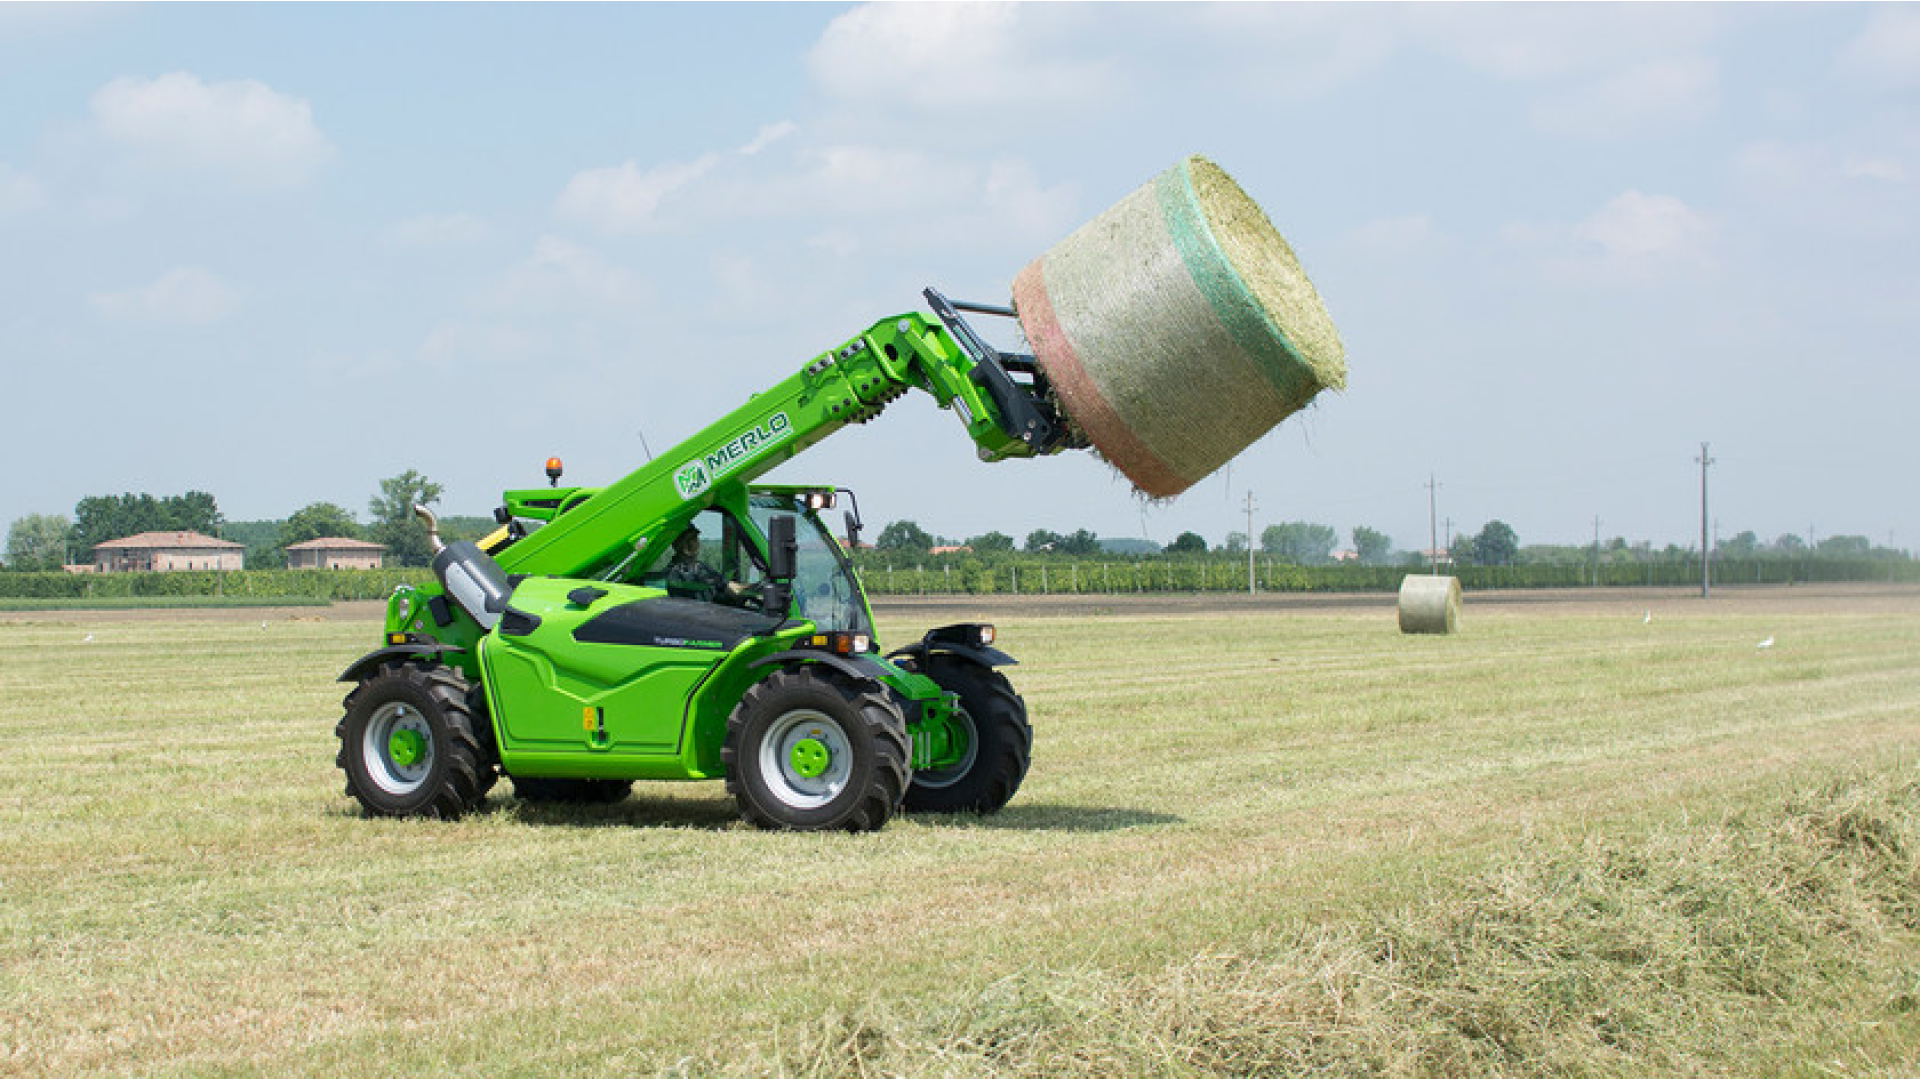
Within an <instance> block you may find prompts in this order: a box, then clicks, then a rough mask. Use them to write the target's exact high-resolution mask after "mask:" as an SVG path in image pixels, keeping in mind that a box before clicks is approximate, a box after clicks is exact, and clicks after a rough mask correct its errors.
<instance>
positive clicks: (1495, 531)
mask: <svg viewBox="0 0 1920 1080" xmlns="http://www.w3.org/2000/svg"><path fill="white" fill-rule="evenodd" d="M1518 554H1520V537H1519V536H1517V535H1515V533H1514V531H1513V526H1511V525H1508V524H1507V523H1506V522H1504V521H1500V520H1497V519H1496V520H1494V521H1489V522H1487V523H1486V524H1485V525H1483V526H1481V528H1480V535H1478V536H1475V537H1474V538H1473V561H1474V562H1476V563H1478V564H1479V565H1481V566H1511V565H1513V558H1514V556H1516V555H1518Z"/></svg>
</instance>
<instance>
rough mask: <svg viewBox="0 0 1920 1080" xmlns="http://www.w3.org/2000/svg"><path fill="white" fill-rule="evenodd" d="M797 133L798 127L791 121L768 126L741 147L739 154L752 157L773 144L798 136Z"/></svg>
mask: <svg viewBox="0 0 1920 1080" xmlns="http://www.w3.org/2000/svg"><path fill="white" fill-rule="evenodd" d="M799 131H800V125H798V124H796V123H794V122H793V121H791V120H782V121H780V122H779V123H777V124H768V125H767V126H766V127H763V128H761V129H760V133H759V134H757V135H755V136H754V137H753V141H752V142H749V143H748V144H747V145H745V146H743V147H741V148H740V152H741V153H742V154H745V155H747V156H748V157H752V156H753V155H755V154H757V153H759V152H760V151H762V150H765V149H766V148H767V147H769V146H772V145H773V144H774V143H777V142H779V141H780V140H782V139H785V138H787V137H789V136H792V135H796V134H798V133H799Z"/></svg>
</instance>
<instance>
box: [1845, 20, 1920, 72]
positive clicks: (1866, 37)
mask: <svg viewBox="0 0 1920 1080" xmlns="http://www.w3.org/2000/svg"><path fill="white" fill-rule="evenodd" d="M1872 10H1873V14H1872V16H1870V17H1869V18H1868V19H1867V25H1866V28H1865V29H1863V30H1861V32H1860V36H1858V37H1856V38H1854V39H1853V41H1851V42H1849V43H1848V45H1847V47H1846V48H1844V49H1842V50H1841V51H1840V57H1839V64H1838V66H1839V69H1840V71H1841V73H1842V74H1844V75H1847V76H1849V77H1851V78H1854V79H1857V80H1859V81H1861V82H1864V83H1869V84H1873V85H1876V86H1889V87H1908V86H1914V85H1920V9H1916V8H1915V7H1914V6H1913V5H1911V4H1876V5H1874V6H1873V9H1872Z"/></svg>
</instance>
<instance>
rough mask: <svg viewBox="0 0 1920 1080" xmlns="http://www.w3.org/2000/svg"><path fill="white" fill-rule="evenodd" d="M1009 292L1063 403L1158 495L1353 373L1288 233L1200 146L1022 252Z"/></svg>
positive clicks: (1090, 436)
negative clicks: (1050, 241)
mask: <svg viewBox="0 0 1920 1080" xmlns="http://www.w3.org/2000/svg"><path fill="white" fill-rule="evenodd" d="M1013 298H1014V307H1015V308H1016V309H1017V310H1018V312H1019V315H1020V324H1021V327H1022V329H1023V330H1024V331H1025V332H1026V335H1027V341H1028V344H1029V345H1031V346H1032V347H1033V352H1034V356H1035V358H1036V359H1037V360H1038V361H1039V364H1040V367H1041V369H1042V370H1043V371H1044V372H1045V373H1046V375H1047V379H1048V380H1049V382H1051V383H1052V385H1053V388H1054V392H1055V394H1056V396H1057V397H1058V398H1059V400H1060V404H1061V407H1062V408H1063V409H1064V410H1065V412H1066V413H1067V415H1068V417H1069V419H1070V420H1071V421H1072V423H1073V424H1074V425H1075V426H1076V427H1077V428H1078V429H1079V431H1080V432H1081V433H1082V434H1084V435H1085V436H1086V437H1087V440H1088V441H1089V442H1091V443H1092V444H1093V446H1094V448H1095V449H1097V450H1098V451H1099V452H1100V454H1101V456H1102V457H1104V458H1106V459H1107V460H1108V461H1109V462H1111V463H1112V464H1113V465H1114V466H1115V467H1116V468H1118V469H1119V470H1120V471H1121V472H1122V473H1124V474H1125V475H1126V477H1127V478H1128V479H1129V480H1131V481H1132V482H1133V484H1134V486H1135V487H1137V488H1139V489H1140V490H1141V491H1142V492H1144V493H1146V494H1147V495H1150V496H1154V497H1156V498H1167V497H1171V496H1174V495H1178V494H1179V493H1180V492H1182V491H1185V490H1186V489H1187V488H1189V487H1191V486H1193V485H1194V484H1195V483H1197V482H1198V481H1199V480H1201V479H1202V478H1203V477H1205V476H1207V475H1208V474H1209V473H1211V472H1213V471H1214V470H1215V469H1217V468H1219V467H1220V466H1222V465H1224V464H1226V463H1227V462H1228V461H1229V460H1231V459H1232V458H1233V456H1234V455H1235V454H1238V453H1239V452H1240V451H1241V450H1244V449H1246V448H1247V447H1248V446H1250V445H1252V444H1253V443H1254V442H1255V441H1256V440H1258V439H1259V438H1260V437H1261V436H1262V435H1265V434H1266V433H1267V432H1268V431H1271V430H1272V429H1273V427H1274V426H1275V425H1276V424H1278V423H1280V421H1282V420H1284V419H1286V418H1287V417H1288V416H1291V415H1292V414H1293V413H1295V412H1297V411H1299V410H1300V409H1301V408H1303V407H1305V406H1306V404H1307V403H1308V402H1310V401H1312V400H1313V397H1314V395H1315V394H1318V393H1319V392H1320V391H1321V390H1323V389H1336V390H1337V389H1340V388H1341V387H1344V386H1345V385H1346V377H1347V367H1346V356H1345V351H1344V349H1343V348H1342V347H1341V344H1340V336H1339V334H1338V332H1336V331H1335V329H1334V326H1333V320H1332V318H1331V317H1329V316H1328V314H1327V310H1326V306H1325V305H1324V304H1322V303H1321V301H1320V294H1319V293H1318V292H1317V291H1315V289H1314V287H1313V283H1312V282H1310V281H1308V280H1307V275H1306V272H1305V271H1304V270H1302V269H1301V267H1300V261H1299V259H1297V258H1296V257H1295V256H1294V253H1293V249H1292V248H1290V247H1288V246H1287V242H1286V240H1284V239H1283V238H1282V237H1281V236H1280V233H1279V232H1278V230H1276V229H1275V228H1274V227H1273V225H1272V223H1271V222H1269V221H1268V220H1267V216H1266V214H1264V213H1262V212H1261V210H1260V207H1259V206H1258V205H1256V204H1255V203H1254V201H1253V200H1252V199H1251V198H1249V197H1248V196H1247V194H1246V192H1244V191H1242V190H1241V189H1240V186H1239V185H1238V184H1236V183H1234V181H1233V179H1232V178H1231V177H1229V176H1228V175H1227V174H1226V173H1225V172H1223V171H1221V169H1220V168H1219V167H1218V166H1216V165H1214V164H1213V163H1212V162H1210V161H1208V160H1206V159H1205V158H1202V157H1198V156H1195V157H1190V158H1188V159H1187V160H1185V161H1183V162H1181V163H1180V164H1178V165H1175V166H1174V167H1173V168H1171V169H1168V170H1167V171H1166V172H1164V173H1161V174H1160V175H1159V176H1158V177H1155V178H1154V179H1153V180H1152V181H1150V182H1149V183H1147V184H1146V185H1144V186H1142V187H1141V188H1139V189H1138V190H1136V191H1134V192H1133V193H1132V194H1130V195H1128V196H1127V197H1126V198H1124V199H1122V200H1121V201H1120V202H1119V203H1117V204H1115V205H1114V206H1113V207H1112V208H1110V209H1109V210H1107V211H1106V212H1105V213H1103V214H1101V215H1100V216H1099V217H1096V218H1094V219H1093V220H1092V221H1090V222H1088V223H1087V224H1086V225H1084V226H1082V227H1081V228H1080V229H1079V230H1077V231H1076V232H1074V233H1073V234H1072V235H1071V236H1068V237H1067V238H1066V239H1065V240H1062V241H1061V242H1060V243H1058V244H1056V245H1054V247H1053V248H1051V249H1050V250H1048V251H1047V252H1046V253H1045V254H1044V255H1042V256H1040V258H1038V259H1035V260H1034V261H1033V262H1032V263H1030V264H1028V266H1027V267H1026V269H1024V270H1022V271H1021V272H1020V275H1019V277H1017V278H1016V279H1015V280H1014V284H1013Z"/></svg>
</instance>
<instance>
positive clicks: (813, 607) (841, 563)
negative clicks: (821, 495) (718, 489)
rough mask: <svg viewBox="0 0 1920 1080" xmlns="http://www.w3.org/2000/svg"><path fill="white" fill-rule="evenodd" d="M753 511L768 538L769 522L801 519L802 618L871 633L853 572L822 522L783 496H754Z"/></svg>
mask: <svg viewBox="0 0 1920 1080" xmlns="http://www.w3.org/2000/svg"><path fill="white" fill-rule="evenodd" d="M752 509H753V524H754V526H755V527H756V528H758V529H759V530H760V535H762V536H765V535H767V533H768V523H769V522H771V521H772V520H773V516H774V515H775V514H792V515H794V516H795V517H796V518H797V519H798V520H796V521H795V522H794V524H795V525H796V526H797V527H796V528H795V529H794V536H795V538H796V539H798V540H799V541H800V550H799V552H798V555H799V558H797V559H796V560H795V562H794V566H795V573H794V577H793V599H794V605H795V607H796V608H798V609H799V614H800V617H801V618H804V619H809V620H811V621H813V622H814V623H816V624H818V626H819V627H820V629H822V630H851V631H853V632H854V633H859V634H872V633H873V627H872V626H871V625H870V624H869V623H868V621H867V607H866V605H865V604H864V603H862V602H861V599H860V590H859V589H858V588H856V587H855V586H854V578H853V569H852V568H851V567H849V566H848V565H847V564H846V561H845V560H844V558H843V557H842V556H841V554H840V548H839V545H837V544H835V543H834V542H833V538H832V537H831V536H829V535H828V534H827V530H826V526H824V525H822V524H821V523H820V519H819V518H818V517H816V516H815V515H813V514H809V513H807V512H806V511H805V510H804V509H802V508H801V507H800V506H798V505H797V504H796V503H795V501H794V500H793V499H791V498H789V497H787V496H784V495H764V494H763V495H755V496H754V497H753V503H752Z"/></svg>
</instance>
